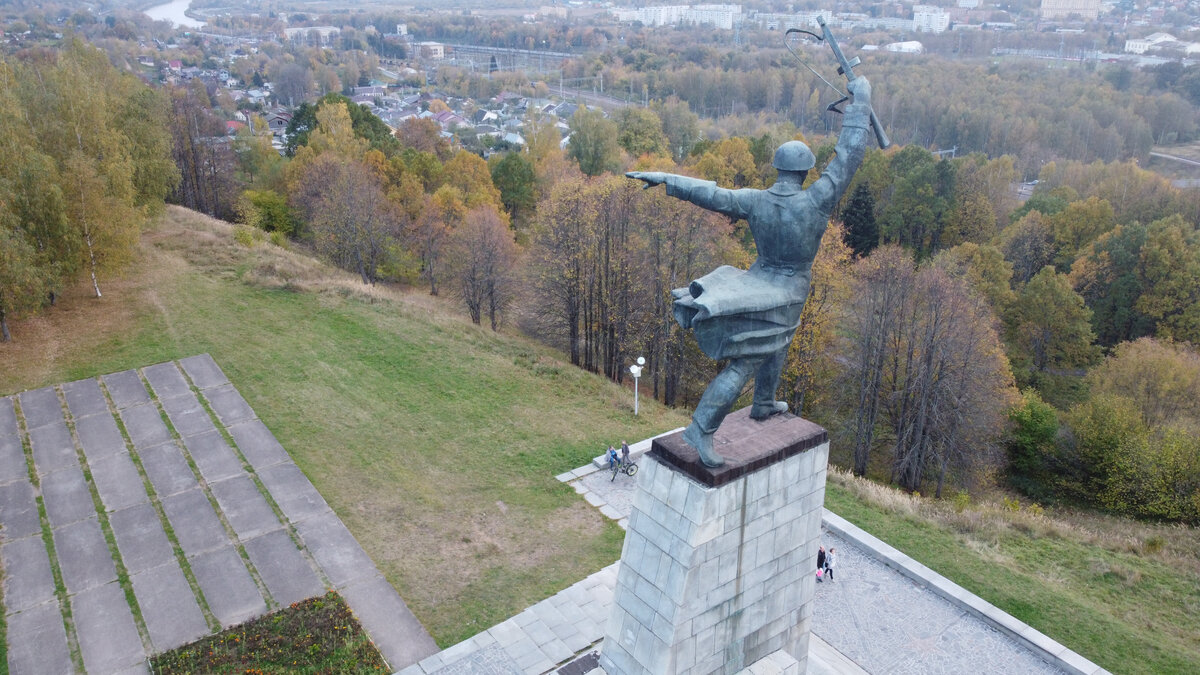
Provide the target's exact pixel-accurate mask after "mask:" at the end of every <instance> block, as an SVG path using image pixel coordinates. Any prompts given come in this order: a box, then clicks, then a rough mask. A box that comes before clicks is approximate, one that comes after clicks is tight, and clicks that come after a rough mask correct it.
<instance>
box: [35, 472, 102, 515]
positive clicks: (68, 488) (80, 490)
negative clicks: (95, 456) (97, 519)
mask: <svg viewBox="0 0 1200 675" xmlns="http://www.w3.org/2000/svg"><path fill="white" fill-rule="evenodd" d="M42 502H43V503H44V504H45V505H46V516H47V518H48V519H49V520H50V526H51V527H55V528H57V527H62V526H63V525H66V524H68V523H73V522H75V521H77V520H83V519H84V518H87V517H94V516H95V515H96V507H95V506H94V505H93V504H92V492H91V491H90V490H88V486H87V480H85V479H84V477H83V470H82V469H80V468H79V467H71V468H69V469H63V470H62V471H55V472H54V473H52V474H49V475H47V476H45V477H43V478H42Z"/></svg>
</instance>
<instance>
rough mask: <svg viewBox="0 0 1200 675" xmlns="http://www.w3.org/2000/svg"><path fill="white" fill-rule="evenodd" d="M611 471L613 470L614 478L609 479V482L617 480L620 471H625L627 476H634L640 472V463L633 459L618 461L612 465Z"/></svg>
mask: <svg viewBox="0 0 1200 675" xmlns="http://www.w3.org/2000/svg"><path fill="white" fill-rule="evenodd" d="M611 471H612V478H609V479H608V480H609V482H612V481H614V480H616V479H617V474H618V473H623V474H625V475H626V476H630V477H633V476H634V475H636V474H637V472H638V465H637V464H635V463H634V462H633V461H632V460H631V461H628V462H622V461H618V462H616V463H615V464H613V465H612V469H611Z"/></svg>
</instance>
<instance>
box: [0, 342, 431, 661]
mask: <svg viewBox="0 0 1200 675" xmlns="http://www.w3.org/2000/svg"><path fill="white" fill-rule="evenodd" d="M0 559H2V560H3V564H4V612H5V619H6V622H7V625H8V631H7V642H8V665H9V671H10V672H11V673H13V674H14V675H26V674H38V673H48V674H52V675H60V674H62V673H72V672H79V671H81V670H82V671H85V672H87V673H91V674H92V675H106V674H109V673H139V672H143V673H144V672H149V668H148V661H147V659H148V657H149V655H151V654H156V653H159V652H162V651H166V650H169V649H172V648H174V647H178V646H181V645H184V644H187V643H189V642H192V641H194V640H196V639H198V638H200V637H203V636H205V635H209V634H212V633H215V632H218V631H219V630H220V629H222V628H227V627H229V626H233V625H236V624H239V623H242V622H244V621H246V620H248V619H251V618H253V617H256V616H259V615H261V614H264V613H266V612H268V611H271V610H274V609H276V608H279V607H285V606H287V605H289V604H291V603H293V602H297V601H300V600H303V599H306V598H309V597H313V596H316V595H321V594H323V593H325V591H326V589H334V590H336V591H338V592H339V593H340V594H341V595H342V597H343V598H345V600H346V602H347V603H348V604H349V605H350V608H351V609H352V610H353V612H354V614H355V615H356V616H357V617H358V619H359V621H360V622H361V623H362V625H363V627H364V628H365V629H366V631H367V633H368V634H369V635H370V636H371V638H372V640H374V642H375V644H376V646H378V647H379V649H380V652H381V653H382V654H383V656H384V658H386V659H387V660H388V662H389V663H390V664H391V665H392V666H393V667H394V668H396V669H399V668H403V667H405V666H407V665H409V664H411V663H414V662H416V661H418V660H419V659H422V658H424V657H427V656H429V655H430V654H433V653H435V652H437V647H436V645H435V644H434V642H433V640H432V638H430V636H429V634H428V633H427V632H426V631H425V629H424V628H423V627H422V626H421V625H420V623H418V622H417V620H416V618H415V617H413V615H412V613H411V612H409V610H408V608H407V607H406V606H405V604H404V601H403V600H402V599H401V598H400V596H399V595H397V593H396V591H395V589H393V588H392V586H391V585H390V584H388V583H387V581H386V580H385V579H384V578H383V577H382V576H381V575H380V573H379V571H378V569H377V568H376V567H375V565H374V563H373V562H372V561H371V559H370V558H369V557H367V554H366V553H365V552H364V551H363V550H362V548H361V547H360V546H359V545H358V542H357V541H355V539H354V537H353V535H351V534H350V531H349V530H347V529H346V527H345V526H344V525H343V524H342V522H341V520H340V519H339V518H338V517H337V515H336V514H335V513H334V512H333V511H332V510H330V508H329V506H328V505H327V504H326V503H325V500H324V499H323V498H322V497H321V495H320V494H319V493H318V492H317V490H316V489H315V488H314V487H313V485H312V483H310V482H309V480H308V478H307V477H305V475H304V473H303V472H301V471H300V469H299V468H298V467H297V466H296V465H295V463H293V462H292V460H291V458H290V457H289V456H288V454H287V452H286V451H285V450H284V449H283V447H282V446H281V445H280V444H279V443H278V442H277V441H276V440H275V437H274V436H273V435H272V434H271V432H270V430H269V429H267V427H266V426H265V425H264V424H263V423H262V421H260V420H259V419H258V418H257V417H256V416H255V414H254V411H253V410H252V409H251V408H250V406H249V405H248V404H247V403H246V401H245V400H244V399H243V398H242V397H241V395H240V394H239V393H238V392H237V390H236V389H235V388H234V387H233V385H232V384H230V382H229V380H228V379H227V378H226V377H225V375H224V373H223V372H222V371H221V369H220V368H219V367H218V366H217V364H216V363H215V362H213V360H212V359H211V358H210V357H209V356H208V355H207V354H205V355H200V356H194V357H190V358H186V359H182V360H180V361H179V362H178V363H174V362H172V363H162V364H158V365H153V366H148V367H146V368H142V369H140V370H129V371H125V372H121V373H114V374H111V375H105V376H103V377H100V378H96V379H89V380H80V381H78V382H70V383H67V384H64V385H61V386H57V387H46V388H43V389H37V390H33V391H26V392H23V393H21V394H19V395H16V396H11V397H7V398H0Z"/></svg>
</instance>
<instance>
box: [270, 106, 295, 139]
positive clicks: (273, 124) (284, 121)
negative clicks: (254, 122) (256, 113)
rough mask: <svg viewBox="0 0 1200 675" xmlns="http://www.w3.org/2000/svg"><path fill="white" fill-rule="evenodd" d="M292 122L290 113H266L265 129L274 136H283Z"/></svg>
mask: <svg viewBox="0 0 1200 675" xmlns="http://www.w3.org/2000/svg"><path fill="white" fill-rule="evenodd" d="M291 121H292V113H290V112H287V111H275V112H270V113H267V128H268V129H270V130H271V133H272V134H274V135H276V136H283V135H284V134H286V133H287V128H288V124H289V123H290V122H291Z"/></svg>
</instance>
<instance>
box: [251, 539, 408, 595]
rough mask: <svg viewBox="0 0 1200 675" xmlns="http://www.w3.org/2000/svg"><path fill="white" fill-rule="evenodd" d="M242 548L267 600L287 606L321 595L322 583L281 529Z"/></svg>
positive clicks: (322, 591) (323, 585)
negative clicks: (267, 594)
mask: <svg viewBox="0 0 1200 675" xmlns="http://www.w3.org/2000/svg"><path fill="white" fill-rule="evenodd" d="M245 547H246V555H248V556H249V557H250V563H251V564H252V565H254V569H256V570H258V576H259V577H260V578H261V579H262V580H263V583H264V584H266V585H267V591H268V592H269V593H270V594H271V597H272V598H274V599H275V602H277V603H279V604H280V605H282V606H287V605H290V604H292V603H293V602H300V601H301V600H306V599H308V598H311V597H314V596H317V595H323V594H324V593H325V584H323V583H321V580H320V579H319V578H318V577H317V574H316V572H314V571H313V569H312V567H311V566H310V565H309V564H308V561H307V560H305V559H304V555H303V554H302V553H300V549H298V548H296V543H295V542H294V541H292V538H291V537H289V536H288V535H287V533H286V532H284V531H283V530H276V531H274V532H268V533H267V534H264V535H262V536H261V537H255V538H254V539H251V540H249V541H247V542H245ZM393 592H395V591H393Z"/></svg>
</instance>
